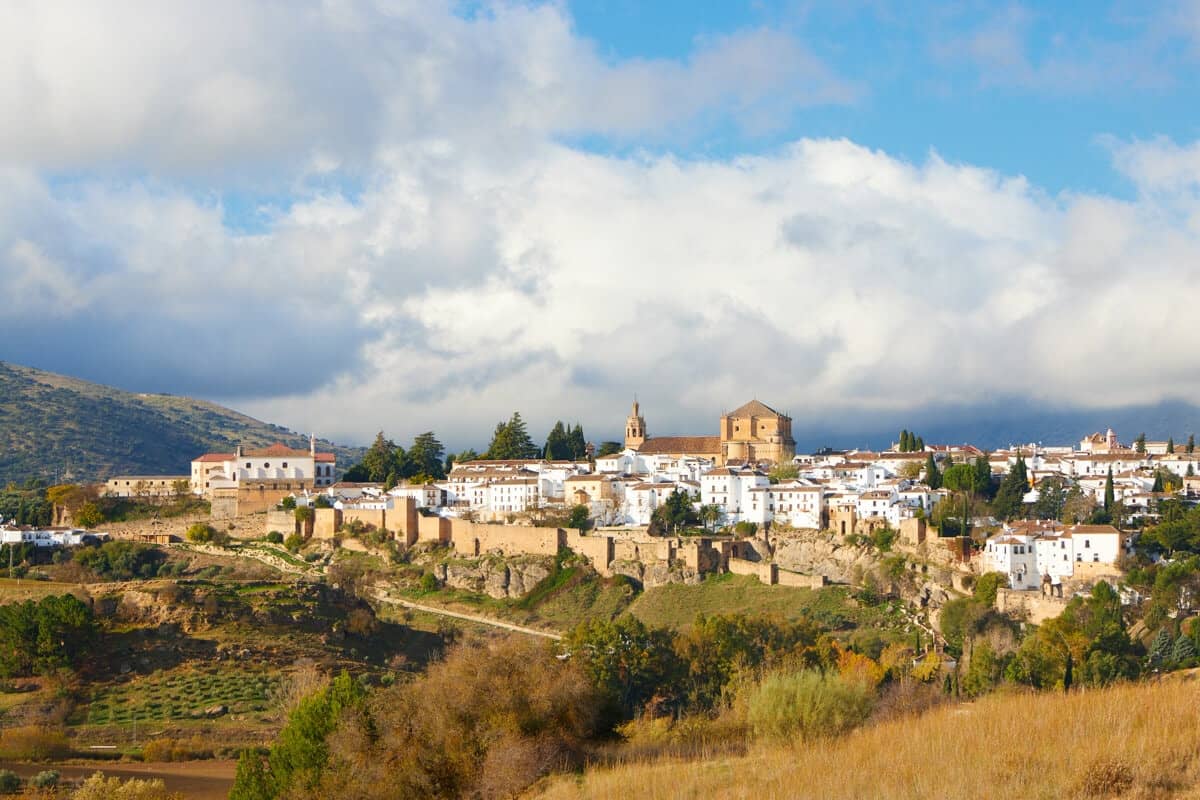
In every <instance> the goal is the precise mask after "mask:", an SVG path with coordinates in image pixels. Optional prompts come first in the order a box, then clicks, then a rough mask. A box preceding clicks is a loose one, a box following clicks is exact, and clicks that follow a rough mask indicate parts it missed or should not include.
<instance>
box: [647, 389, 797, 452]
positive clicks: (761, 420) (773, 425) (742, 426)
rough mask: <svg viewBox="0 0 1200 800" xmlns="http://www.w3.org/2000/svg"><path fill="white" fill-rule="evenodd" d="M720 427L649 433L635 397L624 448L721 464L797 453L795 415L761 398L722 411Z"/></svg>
mask: <svg viewBox="0 0 1200 800" xmlns="http://www.w3.org/2000/svg"><path fill="white" fill-rule="evenodd" d="M717 430H718V433H717V435H716V436H650V435H649V434H648V433H647V432H646V420H645V418H643V417H642V411H641V407H640V406H639V405H638V402H637V401H636V400H635V401H633V411H632V412H631V413H630V415H629V418H628V419H626V421H625V447H626V448H628V449H631V450H636V451H638V452H639V453H641V454H642V455H666V456H674V457H677V458H683V457H687V456H693V457H697V458H709V459H712V460H713V461H714V462H716V463H717V464H718V465H719V466H723V465H725V464H729V463H734V464H757V463H759V462H764V461H768V462H771V463H773V464H781V463H785V462H788V461H791V460H792V458H793V457H794V456H795V455H796V440H795V439H793V438H792V418H791V417H789V416H787V415H786V414H780V413H779V412H778V411H776V410H775V409H773V408H771V407H770V406H768V405H766V404H765V403H761V402H759V401H758V400H751V401H750V402H749V403H746V404H745V405H744V406H741V407H740V408H738V409H736V410H734V411H730V412H727V413H725V414H722V415H721V420H720V423H719V427H718V428H717Z"/></svg>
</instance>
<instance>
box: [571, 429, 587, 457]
mask: <svg viewBox="0 0 1200 800" xmlns="http://www.w3.org/2000/svg"><path fill="white" fill-rule="evenodd" d="M567 444H568V445H569V447H570V450H571V459H572V460H573V461H580V460H582V459H583V458H585V457H586V456H587V440H586V439H584V437H583V426H582V425H580V424H579V423H578V422H576V423H575V427H574V428H571V433H570V434H569V435H568V436H567Z"/></svg>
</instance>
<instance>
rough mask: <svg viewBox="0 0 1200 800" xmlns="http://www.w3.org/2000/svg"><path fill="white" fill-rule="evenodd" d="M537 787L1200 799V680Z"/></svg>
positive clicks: (1034, 702)
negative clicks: (1198, 681)
mask: <svg viewBox="0 0 1200 800" xmlns="http://www.w3.org/2000/svg"><path fill="white" fill-rule="evenodd" d="M528 796H529V797H538V798H545V800H568V799H571V800H582V799H583V798H610V797H638V798H644V799H645V800H653V799H655V798H661V799H662V800H666V799H667V798H679V797H702V798H711V799H712V800H719V799H720V798H755V799H756V800H765V799H766V798H822V799H823V800H839V799H840V798H844V799H845V800H858V799H859V798H875V799H876V800H912V799H913V798H959V797H971V798H992V797H995V798H1005V797H1021V798H1046V800H1051V799H1053V800H1060V799H1061V798H1131V799H1133V798H1136V800H1158V799H1159V798H1163V799H1165V798H1177V799H1182V798H1200V683H1197V682H1196V681H1194V680H1178V679H1175V680H1164V681H1163V682H1162V683H1159V684H1153V685H1144V684H1143V685H1126V686H1119V687H1115V688H1111V689H1105V690H1093V691H1088V692H1078V693H1073V694H1070V695H1061V694H998V695H992V696H990V697H987V698H984V699H982V700H979V701H977V702H974V703H970V704H962V705H951V706H943V707H941V708H939V709H937V710H935V711H933V712H930V713H929V714H926V715H925V716H923V717H920V718H915V719H913V718H909V719H898V720H893V721H889V722H886V723H883V724H879V725H875V726H872V727H866V728H863V729H861V730H858V731H856V732H854V733H851V734H850V735H848V736H845V737H843V738H840V739H834V740H827V741H821V742H815V743H810V744H800V743H795V744H790V743H789V744H780V745H773V746H765V745H764V746H755V747H752V748H751V750H750V751H749V753H748V754H747V755H745V756H741V757H734V758H729V757H714V758H703V757H701V758H697V759H692V760H686V761H682V760H670V761H661V762H654V763H644V764H626V765H618V766H616V767H609V768H603V769H596V770H589V771H588V772H586V773H584V774H583V775H581V776H579V775H575V776H558V777H556V778H553V779H549V780H547V781H545V782H544V783H543V784H542V785H540V786H539V787H536V788H535V790H534V791H533V792H531V793H530V794H529V795H528Z"/></svg>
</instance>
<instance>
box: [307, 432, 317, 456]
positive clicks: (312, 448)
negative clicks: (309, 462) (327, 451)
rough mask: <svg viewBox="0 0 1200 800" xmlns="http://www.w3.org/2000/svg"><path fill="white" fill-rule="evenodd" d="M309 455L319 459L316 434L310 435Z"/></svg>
mask: <svg viewBox="0 0 1200 800" xmlns="http://www.w3.org/2000/svg"><path fill="white" fill-rule="evenodd" d="M308 454H309V455H311V456H312V457H313V458H316V457H317V435H316V434H315V433H310V434H309V435H308Z"/></svg>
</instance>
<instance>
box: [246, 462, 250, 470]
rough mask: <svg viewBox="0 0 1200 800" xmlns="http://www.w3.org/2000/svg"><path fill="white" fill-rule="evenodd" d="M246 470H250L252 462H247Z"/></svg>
mask: <svg viewBox="0 0 1200 800" xmlns="http://www.w3.org/2000/svg"><path fill="white" fill-rule="evenodd" d="M246 469H250V462H249V461H247V462H246Z"/></svg>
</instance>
